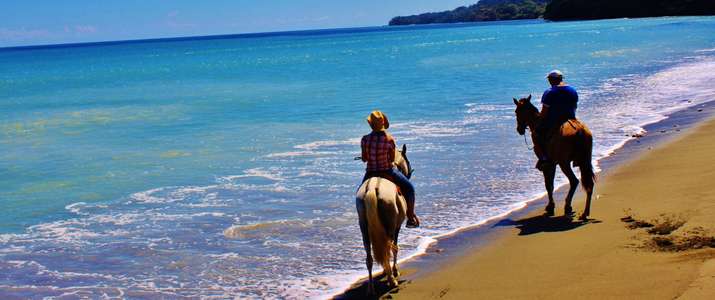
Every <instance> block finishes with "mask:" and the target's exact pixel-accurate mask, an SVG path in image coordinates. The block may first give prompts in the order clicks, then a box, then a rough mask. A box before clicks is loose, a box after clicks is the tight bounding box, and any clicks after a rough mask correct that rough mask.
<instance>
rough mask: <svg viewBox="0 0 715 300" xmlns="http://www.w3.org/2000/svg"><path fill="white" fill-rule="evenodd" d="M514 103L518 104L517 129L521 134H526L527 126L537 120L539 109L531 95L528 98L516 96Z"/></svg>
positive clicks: (516, 111)
mask: <svg viewBox="0 0 715 300" xmlns="http://www.w3.org/2000/svg"><path fill="white" fill-rule="evenodd" d="M514 104H516V110H515V111H514V112H515V113H516V131H517V132H518V133H519V134H520V135H524V133H525V132H526V127H527V126H531V125H533V124H534V122H535V121H536V118H537V117H538V115H539V109H538V108H536V106H534V104H531V95H529V97H526V98H521V99H519V100H516V98H514Z"/></svg>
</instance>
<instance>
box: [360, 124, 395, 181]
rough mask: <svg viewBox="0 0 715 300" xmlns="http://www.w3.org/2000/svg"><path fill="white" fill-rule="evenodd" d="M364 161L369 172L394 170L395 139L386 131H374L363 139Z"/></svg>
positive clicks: (361, 142) (361, 144)
mask: <svg viewBox="0 0 715 300" xmlns="http://www.w3.org/2000/svg"><path fill="white" fill-rule="evenodd" d="M360 146H361V147H362V159H363V161H366V162H367V168H366V171H367V172H379V171H386V170H389V169H392V161H393V160H394V159H395V139H393V138H392V136H391V135H390V134H388V133H387V132H384V131H373V132H372V133H370V134H368V135H365V136H363V137H362V141H360Z"/></svg>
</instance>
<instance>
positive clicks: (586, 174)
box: [576, 125, 596, 192]
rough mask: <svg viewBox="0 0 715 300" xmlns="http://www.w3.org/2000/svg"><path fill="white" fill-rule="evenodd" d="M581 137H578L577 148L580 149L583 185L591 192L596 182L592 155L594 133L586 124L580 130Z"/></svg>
mask: <svg viewBox="0 0 715 300" xmlns="http://www.w3.org/2000/svg"><path fill="white" fill-rule="evenodd" d="M579 133H580V134H579V136H580V138H579V139H577V142H576V143H577V149H578V151H579V153H580V154H581V155H580V159H579V167H580V169H581V186H583V188H584V189H586V191H588V192H590V191H591V190H592V189H593V185H594V184H595V182H596V173H594V171H593V163H592V155H593V135H592V134H591V131H590V130H589V129H588V128H587V127H586V126H585V125H584V126H583V128H582V129H581V131H580V132H579Z"/></svg>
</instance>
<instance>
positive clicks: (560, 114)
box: [541, 85, 578, 125]
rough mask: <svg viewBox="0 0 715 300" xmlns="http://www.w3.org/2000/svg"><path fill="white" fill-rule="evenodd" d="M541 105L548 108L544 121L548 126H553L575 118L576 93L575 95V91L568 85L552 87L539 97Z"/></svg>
mask: <svg viewBox="0 0 715 300" xmlns="http://www.w3.org/2000/svg"><path fill="white" fill-rule="evenodd" d="M541 103H542V104H545V105H546V106H548V107H549V113H548V115H547V116H546V120H545V121H546V122H547V124H549V125H555V124H557V123H558V122H563V121H566V120H568V119H575V118H576V107H577V106H578V93H576V89H574V88H572V87H570V86H568V85H564V86H554V87H551V88H550V89H547V90H546V91H545V92H544V95H543V96H541Z"/></svg>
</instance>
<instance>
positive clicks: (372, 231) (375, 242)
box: [363, 189, 396, 271]
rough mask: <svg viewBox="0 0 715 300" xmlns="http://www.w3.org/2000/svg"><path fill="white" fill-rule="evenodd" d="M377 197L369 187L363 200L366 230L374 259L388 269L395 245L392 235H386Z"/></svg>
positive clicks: (374, 190)
mask: <svg viewBox="0 0 715 300" xmlns="http://www.w3.org/2000/svg"><path fill="white" fill-rule="evenodd" d="M377 198H378V197H377V192H376V189H370V190H369V191H368V192H367V193H366V194H365V198H364V200H363V201H364V203H365V215H366V216H367V228H368V229H367V232H368V235H369V237H370V243H371V244H372V253H373V256H374V257H375V260H376V261H377V262H378V263H379V264H380V265H382V267H383V269H385V270H386V271H389V268H390V255H391V254H392V250H393V249H394V248H395V247H396V246H395V242H394V241H393V239H392V237H390V236H388V234H387V232H386V231H385V226H384V225H383V224H382V221H381V220H380V214H379V212H378V207H377Z"/></svg>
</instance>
